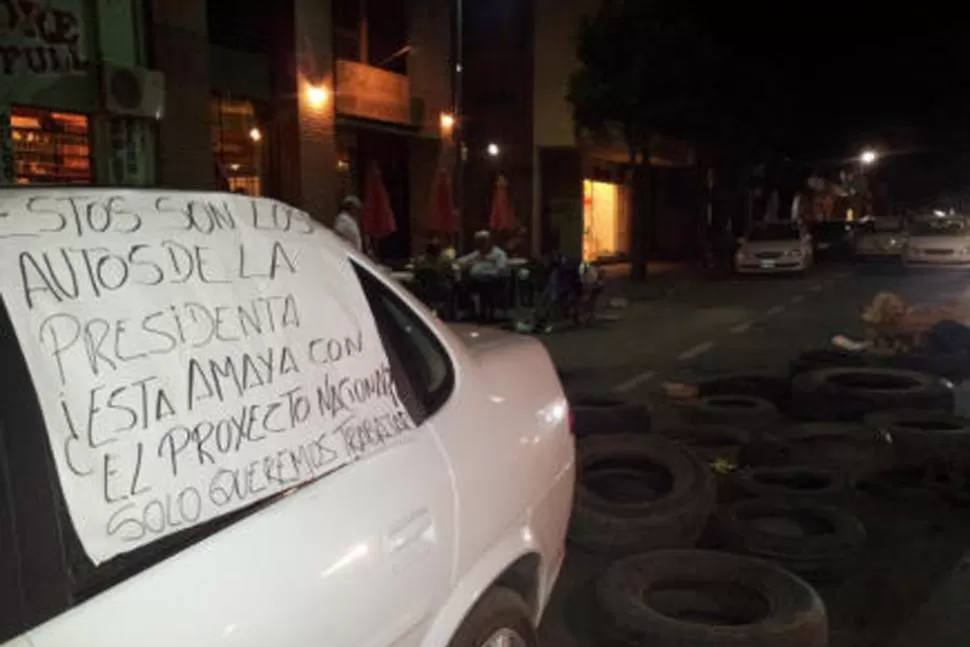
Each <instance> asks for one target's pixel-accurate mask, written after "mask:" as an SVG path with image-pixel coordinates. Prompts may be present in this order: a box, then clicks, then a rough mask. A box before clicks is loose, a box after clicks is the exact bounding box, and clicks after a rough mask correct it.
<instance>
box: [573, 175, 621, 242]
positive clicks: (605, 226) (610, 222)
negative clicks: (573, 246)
mask: <svg viewBox="0 0 970 647" xmlns="http://www.w3.org/2000/svg"><path fill="white" fill-rule="evenodd" d="M629 193H630V191H629V188H628V187H626V186H624V185H622V184H617V183H614V182H604V181H599V180H584V181H583V260H585V261H597V260H604V259H615V258H620V257H623V256H626V255H627V254H629V252H630V200H629Z"/></svg>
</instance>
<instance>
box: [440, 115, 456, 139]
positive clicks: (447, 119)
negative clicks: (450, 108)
mask: <svg viewBox="0 0 970 647" xmlns="http://www.w3.org/2000/svg"><path fill="white" fill-rule="evenodd" d="M440 123H441V132H443V133H444V134H446V135H450V134H451V131H453V130H454V129H455V115H453V114H451V113H450V112H442V113H441V119H440Z"/></svg>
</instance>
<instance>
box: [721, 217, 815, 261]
mask: <svg viewBox="0 0 970 647" xmlns="http://www.w3.org/2000/svg"><path fill="white" fill-rule="evenodd" d="M739 243H740V246H739V248H738V251H737V253H736V254H735V255H734V266H735V269H736V270H737V271H738V272H740V273H742V274H771V273H776V272H804V271H805V270H807V269H809V268H810V267H811V266H812V264H813V263H814V251H813V249H812V237H811V235H810V234H809V233H808V232H807V231H806V230H805V229H804V228H803V227H802V226H801V225H799V224H798V223H795V222H790V221H776V222H764V223H758V224H756V225H755V226H753V227H752V228H751V230H750V231H749V232H748V235H747V236H745V237H744V238H742V239H741V240H740V241H739Z"/></svg>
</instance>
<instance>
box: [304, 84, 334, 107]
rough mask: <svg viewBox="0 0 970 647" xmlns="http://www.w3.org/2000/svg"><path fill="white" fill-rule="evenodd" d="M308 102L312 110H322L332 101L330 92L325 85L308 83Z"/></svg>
mask: <svg viewBox="0 0 970 647" xmlns="http://www.w3.org/2000/svg"><path fill="white" fill-rule="evenodd" d="M306 100H307V103H309V104H310V107H311V108H322V107H324V106H325V105H327V101H329V100H330V90H328V89H327V86H325V85H322V84H321V85H313V84H312V83H308V84H307V87H306Z"/></svg>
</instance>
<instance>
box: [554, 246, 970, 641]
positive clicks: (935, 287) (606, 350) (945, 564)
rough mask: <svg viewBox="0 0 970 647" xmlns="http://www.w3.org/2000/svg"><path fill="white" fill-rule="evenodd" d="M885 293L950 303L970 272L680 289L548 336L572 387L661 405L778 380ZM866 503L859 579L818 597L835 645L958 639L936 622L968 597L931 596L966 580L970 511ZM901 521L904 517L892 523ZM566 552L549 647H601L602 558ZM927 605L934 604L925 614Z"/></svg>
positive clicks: (841, 275) (881, 273)
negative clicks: (930, 634) (960, 569)
mask: <svg viewBox="0 0 970 647" xmlns="http://www.w3.org/2000/svg"><path fill="white" fill-rule="evenodd" d="M882 290H892V291H895V292H898V293H900V294H902V295H903V296H904V297H905V298H907V299H911V300H913V301H917V302H919V301H923V302H925V301H935V300H943V299H951V298H954V297H957V296H960V295H963V294H965V293H966V294H970V275H967V274H965V273H915V274H914V273H907V272H903V271H902V270H900V269H897V268H894V267H889V266H880V265H863V266H852V265H827V266H822V267H820V268H817V269H816V270H814V271H813V272H811V273H810V274H809V275H808V276H805V277H797V278H784V277H767V278H751V279H731V280H724V281H721V282H705V281H698V282H694V283H692V284H684V283H681V284H680V285H679V286H678V288H677V290H676V291H673V292H672V293H670V294H668V295H667V296H664V297H660V298H657V299H653V300H642V301H636V300H635V301H634V302H633V303H632V304H631V305H630V306H629V308H627V309H625V310H622V311H618V314H620V315H621V316H622V319H621V320H619V321H615V322H610V323H606V324H604V325H603V326H602V327H601V328H598V329H595V330H576V331H564V332H562V333H558V334H552V335H549V336H547V337H544V338H543V339H544V341H545V342H546V344H547V346H548V348H549V349H550V352H551V354H552V355H553V357H554V359H555V360H556V362H557V364H558V366H559V368H560V371H561V373H562V375H563V379H564V382H565V384H566V387H567V390H569V391H570V392H572V393H589V392H593V393H603V392H606V393H611V394H612V395H615V396H619V397H624V398H628V399H631V400H639V401H653V402H654V403H659V402H660V401H661V400H660V398H659V397H658V396H659V390H660V387H661V385H662V384H663V382H664V381H667V380H679V379H685V380H690V379H693V378H698V377H704V376H710V375H718V374H726V373H739V372H764V373H782V372H785V371H786V370H787V364H788V361H789V360H790V359H791V358H792V357H793V356H795V355H796V354H797V353H798V351H799V350H801V349H807V348H817V347H820V346H822V345H824V344H826V343H827V341H828V340H829V339H831V337H832V336H833V335H834V334H838V333H843V334H847V335H849V336H857V335H860V334H861V332H862V330H861V325H860V323H859V314H860V311H861V309H862V307H863V306H864V305H865V304H866V303H868V302H869V301H870V300H871V299H872V297H873V296H874V295H875V294H876V293H877V292H879V291H882ZM654 292H655V293H656V294H662V293H664V290H655V291H654ZM655 410H656V411H657V412H658V413H660V412H665V411H667V410H668V408H666V407H656V409H655ZM661 424H662V423H661ZM859 505H862V506H863V510H862V511H861V512H860V514H862V515H863V517H864V518H865V519H866V523H867V525H868V529H869V532H870V539H871V544H870V554H869V555H868V556H867V560H866V564H865V565H864V567H863V571H864V573H863V574H860V575H857V576H855V577H854V578H852V579H851V580H850V581H849V582H848V583H847V584H846V585H844V586H836V587H834V588H831V589H826V590H825V591H824V592H823V597H825V599H826V602H827V603H829V604H830V608H829V614H830V620H831V622H832V640H831V644H832V645H833V647H850V646H851V647H858V646H862V645H867V646H880V647H881V646H883V645H887V644H890V642H891V640H892V638H893V636H894V635H897V634H898V636H899V637H898V638H897V642H894V643H892V644H893V646H894V647H895V645H901V644H914V643H912V642H908V643H907V642H899V640H903V641H905V640H906V638H905V637H906V636H909V635H912V634H913V632H914V631H915V632H917V633H920V632H922V633H924V634H925V633H926V628H925V624H926V623H928V622H932V623H933V624H934V629H933V631H934V632H935V633H934V635H937V634H939V635H948V634H947V632H949V633H950V634H952V633H953V631H955V629H954V628H953V626H952V623H951V625H947V626H945V627H940V626H936V625H939V624H940V623H939V622H937V620H938V619H939V618H940V617H943V616H946V617H954V609H962V608H965V607H966V603H965V599H964V597H963V596H958V597H957V598H956V599H955V601H954V597H953V596H952V595H950V596H945V595H944V594H945V593H946V592H945V591H943V592H942V593H934V589H936V588H937V587H941V588H945V585H944V586H941V584H944V583H945V582H947V581H949V582H951V584H950V585H949V586H950V588H953V586H954V585H953V584H952V582H959V581H961V580H960V577H959V575H952V576H947V573H948V572H949V571H950V570H951V569H952V568H953V567H954V564H955V563H957V562H958V561H959V559H960V555H961V554H962V553H963V552H964V550H965V546H966V544H967V541H968V539H970V534H968V533H970V526H968V524H966V523H964V522H963V521H962V518H963V514H962V513H959V512H957V513H955V512H954V510H953V509H952V508H948V507H946V506H942V505H924V504H922V503H916V504H915V505H909V506H905V509H902V508H899V506H900V505H902V504H899V503H897V502H891V501H879V500H876V499H866V500H865V503H864V504H862V503H860V504H859ZM894 506H895V507H894ZM899 518H901V519H904V520H905V521H904V522H900V523H897V522H895V521H892V522H889V521H887V520H891V519H899ZM570 551H571V552H570V558H569V560H568V561H567V567H566V569H565V571H564V574H563V577H562V579H561V581H560V585H559V588H558V590H557V593H556V595H555V597H554V600H553V604H552V606H551V607H550V611H549V614H548V615H547V618H546V621H545V622H544V624H543V628H542V630H543V637H544V639H545V641H546V643H547V644H555V645H558V646H559V647H594V645H596V644H597V642H596V640H595V638H593V636H595V635H596V626H597V625H596V620H595V617H594V616H593V613H594V607H595V605H593V604H591V597H590V590H591V585H592V582H593V581H594V580H595V578H596V577H597V575H598V574H599V573H601V572H602V569H603V568H604V567H605V565H606V563H605V562H602V561H599V560H598V559H596V558H593V557H591V556H589V555H586V554H582V553H581V552H579V551H578V550H576V549H575V548H571V549H570ZM900 565H913V567H914V568H906V567H900ZM941 596H942V597H941ZM937 598H940V600H941V601H936V600H937ZM926 600H933V602H931V603H929V604H926V605H925V606H924V607H923V610H922V611H921V610H920V607H921V605H923V603H924V602H925V601H926ZM926 618H930V620H927V619H926ZM907 623H909V625H908V626H907ZM960 629H962V628H960ZM927 644H933V645H941V646H944V645H945V646H949V645H952V644H955V643H953V642H952V641H950V642H947V641H946V640H940V641H937V642H934V643H927Z"/></svg>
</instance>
